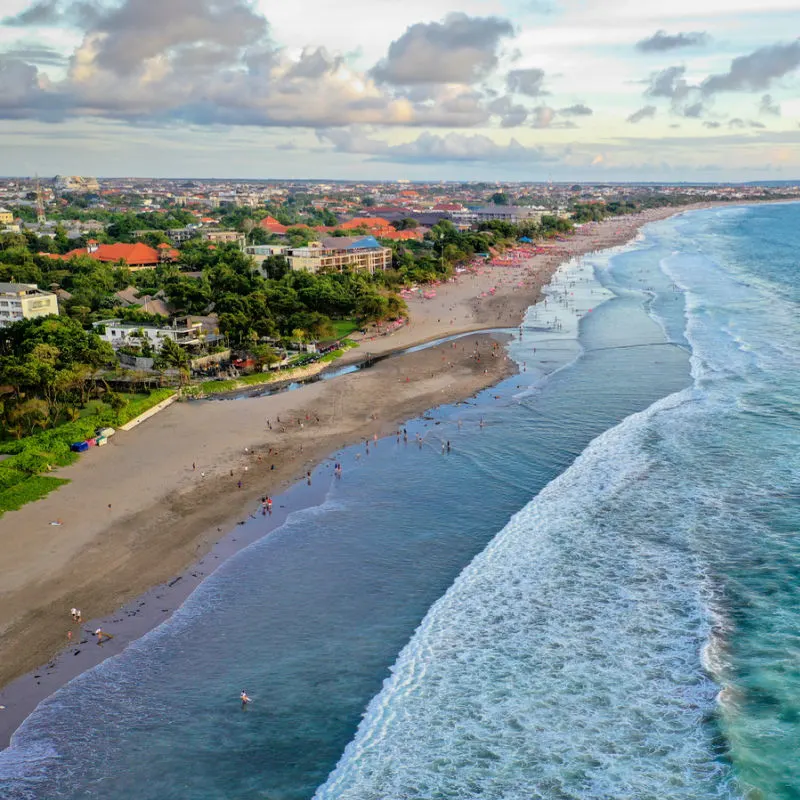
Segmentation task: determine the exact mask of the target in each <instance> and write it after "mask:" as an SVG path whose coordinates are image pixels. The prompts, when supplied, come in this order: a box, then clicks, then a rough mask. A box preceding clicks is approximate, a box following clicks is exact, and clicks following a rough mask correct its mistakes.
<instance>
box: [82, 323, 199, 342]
mask: <svg viewBox="0 0 800 800" xmlns="http://www.w3.org/2000/svg"><path fill="white" fill-rule="evenodd" d="M92 326H93V327H94V332H95V333H96V334H97V335H98V336H99V337H100V338H101V339H102V340H103V341H104V342H108V343H109V344H110V345H111V346H112V347H113V348H114V349H115V350H118V349H119V348H120V347H125V346H133V347H139V346H141V345H142V344H143V343H144V342H150V344H151V345H152V346H153V347H155V348H156V349H157V350H158V349H160V348H161V345H162V344H163V342H164V339H172V341H173V342H175V344H179V345H182V346H184V347H191V346H194V345H199V344H200V343H201V342H202V338H201V337H202V330H203V325H202V323H200V322H190V321H189V320H188V319H186V318H184V319H181V320H176V321H175V322H174V323H173V324H172V325H143V324H141V323H136V322H123V321H122V320H120V319H104V320H100V322H94V323H92Z"/></svg>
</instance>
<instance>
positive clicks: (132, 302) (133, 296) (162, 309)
mask: <svg viewBox="0 0 800 800" xmlns="http://www.w3.org/2000/svg"><path fill="white" fill-rule="evenodd" d="M114 297H116V298H117V300H118V301H119V304H120V305H122V306H137V307H138V308H141V309H142V311H146V312H147V313H148V314H157V315H158V316H160V317H168V316H169V315H170V310H169V306H168V305H167V303H166V302H165V299H164V293H163V292H158V293H157V294H156V295H155V296H151V295H149V294H144V295H142V296H141V297H140V296H139V295H138V289H137V288H136V287H135V286H129V287H128V288H127V289H122V290H121V291H119V292H115V293H114Z"/></svg>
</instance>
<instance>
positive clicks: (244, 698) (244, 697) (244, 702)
mask: <svg viewBox="0 0 800 800" xmlns="http://www.w3.org/2000/svg"><path fill="white" fill-rule="evenodd" d="M239 699H240V700H241V701H242V710H244V709H245V708H247V704H248V703H249V702H250V698H249V697H248V695H247V692H246V691H245V690H244V689H242V692H241V694H240V695H239Z"/></svg>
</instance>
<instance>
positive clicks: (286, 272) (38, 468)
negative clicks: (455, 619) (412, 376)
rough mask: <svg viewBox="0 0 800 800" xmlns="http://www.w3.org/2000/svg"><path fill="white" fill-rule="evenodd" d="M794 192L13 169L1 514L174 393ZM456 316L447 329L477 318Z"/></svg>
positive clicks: (5, 289)
mask: <svg viewBox="0 0 800 800" xmlns="http://www.w3.org/2000/svg"><path fill="white" fill-rule="evenodd" d="M798 195H800V188H798V186H797V185H795V184H791V183H785V184H774V185H731V186H723V185H696V186H691V185H684V184H680V185H675V186H663V185H659V186H653V185H635V184H626V185H579V184H572V185H561V184H552V183H546V184H507V183H503V184H500V183H496V184H487V183H413V184H412V183H410V182H406V181H398V182H395V183H368V182H362V183H348V182H312V181H303V182H299V181H292V182H287V181H281V182H268V181H251V182H245V181H222V180H220V181H196V180H163V179H161V180H156V179H154V180H140V179H102V180H97V179H95V178H92V177H85V176H67V177H64V176H56V177H54V178H49V179H44V178H39V177H33V178H18V179H5V180H3V181H2V182H0V226H2V227H0V401H1V404H0V417H1V418H2V421H3V438H2V441H0V449H2V450H4V451H5V452H6V453H7V455H8V456H9V457H8V458H6V459H5V460H4V462H2V463H0V511H9V510H12V509H15V508H19V507H20V506H21V505H24V504H25V503H27V502H30V501H32V500H35V499H37V498H39V497H41V496H44V495H46V494H47V493H48V492H49V491H51V490H52V489H54V488H57V487H58V486H59V485H61V483H60V478H59V477H57V476H56V475H52V476H50V475H49V474H48V473H50V472H52V471H53V470H54V469H55V468H57V467H58V466H65V465H66V464H68V463H71V461H72V460H73V458H74V455H73V454H71V452H72V451H83V450H85V444H86V442H89V443H91V444H95V443H96V442H97V439H98V437H97V436H96V431H97V430H100V429H104V428H109V427H111V428H113V427H114V426H122V425H126V424H128V423H130V422H131V421H132V420H135V419H136V418H138V417H139V416H140V415H142V414H147V413H151V409H152V408H161V407H162V404H164V403H168V402H171V401H174V400H175V399H178V398H180V399H187V398H194V397H208V396H213V395H214V394H219V393H225V392H231V391H234V390H242V389H246V388H252V387H257V386H259V385H261V384H266V383H271V384H274V385H278V386H279V385H282V383H286V382H288V381H290V380H297V379H310V378H312V377H314V376H316V375H318V374H319V373H320V372H322V371H324V370H325V369H328V368H330V367H331V364H332V362H334V361H337V360H340V359H342V358H344V361H345V362H347V361H348V360H349V361H353V360H358V359H359V358H362V359H363V358H364V357H365V354H369V353H375V352H380V351H383V350H386V349H392V348H395V349H396V348H398V347H400V346H401V345H402V344H413V343H414V342H415V341H417V340H420V339H425V338H433V332H430V333H429V334H427V335H426V334H424V333H423V332H422V331H421V330H420V326H421V325H422V326H423V327H424V325H423V324H422V322H421V321H422V320H424V319H425V318H426V316H431V315H432V312H431V309H433V308H438V305H442V301H441V297H444V296H446V294H445V293H444V292H443V289H445V288H446V287H448V285H449V284H458V283H459V282H460V283H461V284H462V285H464V284H465V281H466V279H467V278H469V277H470V276H472V279H473V280H474V279H475V276H476V275H477V274H478V273H480V274H482V275H484V276H491V277H490V278H486V277H484V283H485V287H484V288H483V289H482V290H481V291H476V292H475V295H476V297H480V296H481V295H482V296H483V297H484V298H486V300H487V302H488V301H495V302H500V297H499V296H496V295H497V292H498V290H499V289H500V290H501V291H500V295H501V296H502V295H503V291H502V288H503V287H504V289H505V294H507V295H508V298H507V299H506V300H504V301H502V302H505V303H512V304H513V303H514V302H515V299H516V301H517V302H519V298H521V297H524V296H526V295H525V292H524V291H522V289H523V288H524V287H529V286H530V285H532V284H537V285H540V284H541V282H542V280H543V276H544V274H545V273H546V272H547V270H549V269H551V268H552V266H553V265H554V264H557V263H559V262H560V261H562V260H563V258H564V257H565V256H566V255H567V254H568V253H569V252H571V248H573V246H574V245H575V243H576V242H578V243H579V246H578V249H579V250H584V249H586V247H587V244H586V243H587V242H589V241H590V240H591V239H590V238H589V237H591V236H593V235H594V234H595V228H596V227H597V226H599V225H600V224H601V223H603V221H606V222H607V223H608V222H609V221H611V222H612V223H613V221H614V220H625V219H628V220H638V219H639V218H640V217H641V216H642V214H653V213H660V212H663V211H664V210H670V209H680V208H682V207H687V208H688V207H695V206H697V205H698V204H707V203H714V204H718V203H726V202H743V201H749V202H753V201H769V200H781V199H792V198H796V197H797V196H798ZM669 213H672V211H669ZM637 224H638V222H637ZM535 265H540V266H539V267H535ZM520 267H525V268H527V269H519V268H520ZM534 267H535V268H534ZM515 268H516V269H515ZM541 270H544V272H542V273H541V274H539V273H540V271H541ZM537 275H538V276H539V277H538V279H537V277H536V276H537ZM504 283H505V285H504ZM511 289H514V291H511ZM451 291H452V289H451ZM437 293H438V294H439V295H440V299H439V301H437V300H436V298H437ZM515 296H516V297H515ZM437 303H438V305H437ZM410 309H411V310H410ZM451 310H452V309H450V310H448V309H447V308H444V306H442V308H441V309H440V310H439V311H437V312H436V313H437V320H438V324H441V317H440V316H438V315H439V314H450V311H451ZM451 316H452V319H451V320H450V327H451V330H456V329H458V330H462V331H464V330H469V329H477V328H478V327H480V325H479V323H478V322H477V317H475V318H474V319H472V320H471V321H469V322H467V321H466V320H457V319H456V315H451ZM473 316H475V315H474V313H473ZM510 317H513V314H511V315H510ZM509 324H515V323H514V322H513V321H510V322H509ZM404 337H405V338H404ZM348 351H351V352H348ZM100 443H101V444H104V443H105V441H104V439H103V438H102V437H100Z"/></svg>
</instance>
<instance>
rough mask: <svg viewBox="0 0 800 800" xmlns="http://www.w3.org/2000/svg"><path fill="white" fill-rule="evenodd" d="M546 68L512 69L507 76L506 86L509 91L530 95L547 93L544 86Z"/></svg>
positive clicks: (536, 95)
mask: <svg viewBox="0 0 800 800" xmlns="http://www.w3.org/2000/svg"><path fill="white" fill-rule="evenodd" d="M543 82H544V70H542V69H512V70H511V72H509V73H508V75H507V77H506V86H507V88H508V91H509V92H517V93H518V94H525V95H528V97H539V96H540V95H543V94H547V92H545V91H544V89H543V88H542V83H543Z"/></svg>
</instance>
